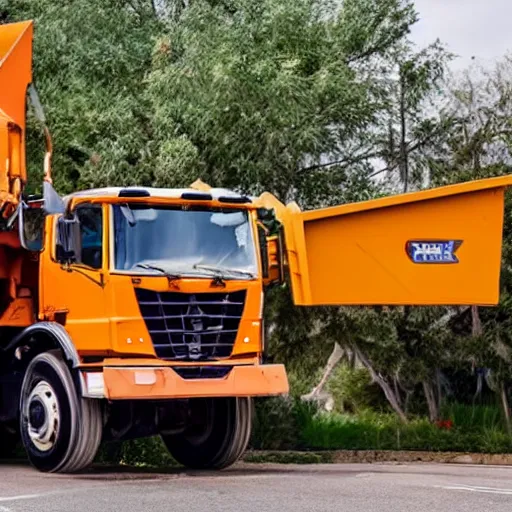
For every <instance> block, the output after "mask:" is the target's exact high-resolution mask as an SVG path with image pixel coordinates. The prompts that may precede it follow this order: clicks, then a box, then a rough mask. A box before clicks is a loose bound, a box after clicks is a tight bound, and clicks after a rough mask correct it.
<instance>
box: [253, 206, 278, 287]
mask: <svg viewBox="0 0 512 512" xmlns="http://www.w3.org/2000/svg"><path fill="white" fill-rule="evenodd" d="M258 239H259V244H260V251H261V252H260V254H261V264H262V277H263V284H264V286H270V285H275V284H281V283H283V282H284V238H283V228H282V226H281V224H280V223H279V222H278V220H277V219H276V217H275V213H274V211H273V210H267V209H260V210H259V211H258Z"/></svg>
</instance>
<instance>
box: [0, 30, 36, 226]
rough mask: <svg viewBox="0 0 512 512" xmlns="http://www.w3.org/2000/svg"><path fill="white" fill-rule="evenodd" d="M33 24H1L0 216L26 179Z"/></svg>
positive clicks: (9, 211) (5, 213)
mask: <svg viewBox="0 0 512 512" xmlns="http://www.w3.org/2000/svg"><path fill="white" fill-rule="evenodd" d="M32 38H33V23H32V21H24V22H21V23H9V24H5V25H0V215H1V217H3V218H4V219H7V218H9V217H10V216H11V215H12V214H13V213H14V212H15V210H16V207H17V205H18V204H19V202H20V199H21V198H20V196H21V193H22V190H23V187H24V185H25V183H26V181H27V170H26V163H25V123H26V100H27V88H28V85H29V84H30V83H31V81H32Z"/></svg>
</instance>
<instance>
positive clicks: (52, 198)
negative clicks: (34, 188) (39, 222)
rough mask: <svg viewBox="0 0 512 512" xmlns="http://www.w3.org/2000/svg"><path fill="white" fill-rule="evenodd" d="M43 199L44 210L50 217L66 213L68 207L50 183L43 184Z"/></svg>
mask: <svg viewBox="0 0 512 512" xmlns="http://www.w3.org/2000/svg"><path fill="white" fill-rule="evenodd" d="M43 198H44V209H45V211H46V213H47V214H48V215H54V214H63V213H65V211H66V205H65V203H64V201H63V200H62V198H61V197H60V196H59V194H57V192H56V190H55V189H54V188H53V186H52V184H51V183H49V182H48V181H44V182H43Z"/></svg>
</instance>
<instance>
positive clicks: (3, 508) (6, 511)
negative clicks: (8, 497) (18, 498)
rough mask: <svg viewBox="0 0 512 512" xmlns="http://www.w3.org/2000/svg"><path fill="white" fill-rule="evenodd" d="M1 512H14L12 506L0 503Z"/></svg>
mask: <svg viewBox="0 0 512 512" xmlns="http://www.w3.org/2000/svg"><path fill="white" fill-rule="evenodd" d="M0 512H12V511H11V509H10V508H7V507H4V506H3V505H0Z"/></svg>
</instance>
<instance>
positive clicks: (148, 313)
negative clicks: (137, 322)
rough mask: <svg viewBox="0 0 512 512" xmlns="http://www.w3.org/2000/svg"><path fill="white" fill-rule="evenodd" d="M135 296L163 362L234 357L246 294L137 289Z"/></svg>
mask: <svg viewBox="0 0 512 512" xmlns="http://www.w3.org/2000/svg"><path fill="white" fill-rule="evenodd" d="M135 293H136V296H137V300H138V302H139V307H140V312H141V315H142V317H143V318H144V321H145V322H146V327H147V329H148V331H149V334H150V335H151V340H152V341H153V347H154V348H155V352H156V355H157V356H158V357H159V358H160V359H169V360H177V359H179V360H194V361H196V360H208V359H216V358H225V357H229V356H230V355H231V352H232V350H233V345H234V343H235V340H236V336H237V333H238V327H239V325H240V319H241V318H242V314H243V310H244V304H245V297H246V290H241V291H238V292H232V293H194V294H190V293H181V292H155V291H153V290H146V289H143V288H136V289H135Z"/></svg>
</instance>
